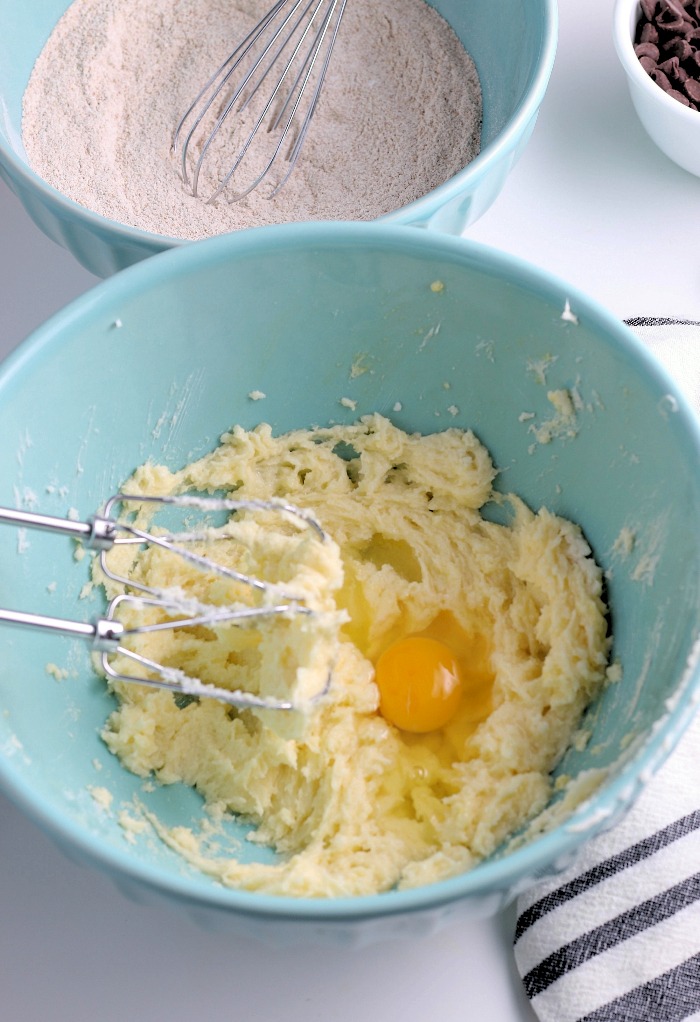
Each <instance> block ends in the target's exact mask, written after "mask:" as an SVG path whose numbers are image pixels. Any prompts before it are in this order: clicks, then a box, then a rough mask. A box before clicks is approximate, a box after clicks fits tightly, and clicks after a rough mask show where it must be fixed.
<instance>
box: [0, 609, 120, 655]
mask: <svg viewBox="0 0 700 1022" xmlns="http://www.w3.org/2000/svg"><path fill="white" fill-rule="evenodd" d="M0 624H6V625H21V626H23V627H27V628H40V629H42V630H43V631H49V632H60V633H61V634H62V635H70V636H72V637H73V638H77V639H87V640H88V641H89V642H91V643H92V647H93V649H96V650H101V651H103V652H108V653H113V652H116V650H117V647H118V646H119V640H120V639H121V637H122V635H123V633H124V628H123V626H122V625H121V624H120V622H119V621H110V620H109V619H108V618H99V619H98V620H97V621H94V622H92V623H90V622H87V621H68V620H66V619H65V618H62V617H49V616H48V615H46V614H33V613H27V612H26V611H23V610H3V609H1V608H0Z"/></svg>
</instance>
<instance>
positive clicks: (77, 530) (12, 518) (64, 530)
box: [0, 507, 114, 550]
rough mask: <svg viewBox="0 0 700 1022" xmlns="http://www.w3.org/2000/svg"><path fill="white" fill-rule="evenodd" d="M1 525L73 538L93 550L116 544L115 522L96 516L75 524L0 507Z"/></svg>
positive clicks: (65, 520) (31, 512)
mask: <svg viewBox="0 0 700 1022" xmlns="http://www.w3.org/2000/svg"><path fill="white" fill-rule="evenodd" d="M0 524H9V525H19V526H23V527H24V528H29V529H41V530H42V531H43V532H55V533H60V534H61V535H63V536H72V537H73V539H80V540H82V541H83V543H84V544H85V546H87V547H89V548H90V549H91V550H104V549H109V547H111V546H112V544H113V543H114V522H113V521H112V519H110V518H99V517H98V516H95V517H94V518H90V519H88V521H87V522H74V521H71V520H70V519H69V518H56V517H54V516H53V515H40V514H36V512H34V511H20V510H18V509H16V508H9V507H0Z"/></svg>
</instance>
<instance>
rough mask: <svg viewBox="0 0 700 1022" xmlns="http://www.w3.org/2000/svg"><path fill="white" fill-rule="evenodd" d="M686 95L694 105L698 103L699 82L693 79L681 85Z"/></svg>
mask: <svg viewBox="0 0 700 1022" xmlns="http://www.w3.org/2000/svg"><path fill="white" fill-rule="evenodd" d="M683 88H684V89H685V93H686V95H687V96H688V97H689V98H690V99H692V100H693V102H694V103H700V82H699V81H697V79H695V78H688V80H687V81H686V82H684V84H683Z"/></svg>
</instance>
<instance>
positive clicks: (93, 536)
mask: <svg viewBox="0 0 700 1022" xmlns="http://www.w3.org/2000/svg"><path fill="white" fill-rule="evenodd" d="M130 503H131V504H153V505H160V506H168V505H169V506H174V507H179V508H182V509H185V510H187V509H198V510H202V511H206V512H216V511H226V512H240V511H244V512H247V511H253V512H258V511H273V512H278V513H280V514H282V515H285V516H292V518H293V519H294V520H295V521H296V522H297V523H298V524H299V525H300V526H301V527H302V529H311V530H312V532H313V533H314V535H315V537H316V538H317V539H318V540H319V541H320V542H324V541H325V540H326V538H327V537H326V534H325V533H324V531H323V529H322V528H321V526H320V524H319V523H318V522H317V521H316V519H315V518H313V516H311V515H310V514H308V513H307V512H305V511H303V510H301V509H300V508H297V507H295V506H293V505H291V504H287V503H285V502H283V501H276V500H273V501H262V500H261V501H257V500H246V501H236V500H230V499H219V498H214V497H199V496H191V495H181V496H163V497H156V496H143V495H138V496H136V495H129V494H124V493H119V494H117V495H115V496H114V497H112V498H110V500H109V501H108V502H107V503H106V505H105V508H104V512H103V513H102V514H101V515H94V516H93V517H91V518H89V519H88V520H87V521H84V522H81V521H72V520H70V519H66V518H56V517H53V516H49V515H41V514H35V513H34V512H30V511H22V510H15V509H11V508H2V507H0V524H1V523H8V524H13V525H17V526H20V527H25V528H26V527H28V528H32V529H39V530H43V531H46V532H51V533H55V534H61V535H64V536H69V537H71V538H73V539H76V540H79V541H80V542H81V543H82V544H83V546H84V547H85V548H86V549H88V550H93V551H96V552H97V553H98V554H99V558H100V567H101V569H102V571H103V572H104V574H105V576H106V577H107V578H109V579H111V580H112V581H113V582H116V583H117V584H118V585H119V586H123V587H124V588H125V589H126V590H128V591H125V592H121V593H119V594H118V595H117V596H115V597H114V598H113V599H112V600H111V601H110V602H109V604H108V606H107V609H106V612H105V614H104V616H103V617H98V618H97V619H95V620H93V621H92V622H80V621H71V620H66V619H63V618H56V617H48V616H46V615H43V614H35V613H27V612H23V611H14V610H3V609H0V624H10V625H23V626H28V627H31V628H39V629H43V630H48V631H51V632H58V633H62V634H64V635H69V636H72V637H75V638H80V639H85V640H87V641H88V642H89V643H90V644H91V647H92V649H93V650H94V651H95V652H97V653H99V654H100V655H101V665H102V670H103V673H104V674H105V676H106V677H108V678H110V679H111V680H112V681H125V682H137V683H138V684H141V685H150V686H154V687H158V688H164V689H169V690H170V691H172V692H173V693H174V694H176V696H179V697H183V698H184V699H185V702H186V701H188V700H189V699H191V698H193V697H194V698H197V697H199V696H205V697H210V698H214V699H219V700H221V701H223V702H225V703H228V704H230V705H231V706H235V707H237V708H239V709H246V708H258V709H273V710H293V709H295V708H296V707H295V705H294V704H293V703H292V702H291V701H289V700H283V699H274V698H269V697H266V696H258V695H254V694H251V693H250V692H244V691H240V690H230V689H226V688H223V687H218V686H216V685H212V684H209V683H205V682H202V681H201V680H200V679H198V678H196V677H192V676H191V675H189V674H187V673H186V672H184V671H182V670H180V669H179V668H174V667H168V666H165V665H163V664H160V663H156V662H155V661H154V660H151V659H149V658H147V657H145V656H143V655H142V654H140V653H138V652H137V651H135V650H133V649H130V648H129V647H128V645H127V644H128V642H129V640H130V639H131V638H133V637H134V636H138V635H143V634H146V633H148V632H156V631H164V630H168V629H182V628H193V627H195V626H197V625H204V626H209V627H214V626H220V625H222V624H226V623H228V624H232V625H241V626H242V625H245V624H247V623H251V622H252V623H254V622H255V621H256V620H259V619H261V618H268V617H274V616H279V617H287V618H290V617H292V616H294V615H299V614H301V615H313V614H314V613H315V611H314V610H312V609H311V608H309V607H308V606H306V605H305V603H304V602H303V597H300V596H299V595H295V594H294V593H290V592H286V591H285V587H284V585H282V584H278V583H271V582H267V581H265V580H262V579H259V578H255V577H251V576H250V575H246V574H245V573H243V572H240V571H237V570H235V569H234V568H231V567H229V566H227V565H225V564H220V563H219V562H218V561H216V560H214V559H213V558H211V557H208V556H205V555H203V554H201V553H200V552H199V551H197V550H193V549H191V548H190V545H191V544H193V543H200V544H201V543H202V542H203V541H206V542H218V541H226V540H227V539H228V540H231V539H232V537H231V536H230V535H227V534H226V532H225V530H212V529H211V528H205V529H202V530H198V531H191V532H177V533H163V534H154V533H152V532H150V531H146V530H144V529H141V528H138V527H137V526H135V525H134V524H131V523H130V522H128V521H125V520H123V518H118V517H117V515H116V514H115V510H116V509H118V508H123V507H124V506H125V505H127V504H130ZM212 534H213V535H212ZM125 544H137V545H138V546H150V547H160V548H161V549H163V550H166V551H169V552H171V553H174V554H177V555H178V556H180V557H182V558H184V560H185V561H187V562H188V563H189V564H191V565H193V566H194V567H196V568H197V569H200V570H202V571H203V572H210V573H213V574H214V575H216V576H219V577H222V578H226V579H230V580H233V581H234V582H236V583H241V584H242V585H243V586H244V587H246V588H247V589H249V590H250V591H252V592H253V593H255V594H256V595H257V596H258V598H259V599H258V602H257V603H255V604H254V605H252V606H249V605H247V604H242V603H236V604H233V605H229V606H227V605H224V606H218V605H213V604H207V603H200V602H199V601H198V600H197V599H193V598H190V597H186V596H184V595H183V594H182V593H178V592H174V593H172V592H169V591H168V590H158V589H154V588H152V587H150V586H147V585H144V584H143V583H142V582H140V581H138V580H136V579H134V578H132V577H125V576H123V575H121V574H119V573H117V572H115V571H114V570H113V569H112V567H111V566H110V562H109V558H108V556H107V555H108V553H109V551H110V550H112V549H113V548H114V547H118V546H123V545H125ZM128 607H132V608H134V607H135V608H136V610H137V611H139V610H140V609H142V608H146V607H155V608H158V610H159V611H160V612H162V615H163V616H164V620H160V621H158V622H155V623H151V624H143V625H139V626H136V627H131V626H128V625H125V624H124V623H123V622H122V620H120V615H122V614H123V611H124V609H125V608H128ZM117 655H119V656H121V657H125V658H126V659H127V660H128V661H130V662H132V663H135V664H138V665H139V666H140V667H141V668H142V669H143V671H144V673H143V674H139V675H131V674H125V673H122V672H119V671H117V670H115V668H114V666H113V663H112V661H113V659H114V658H115V657H116V656H117ZM329 684H330V673H329V676H328V679H327V681H326V686H325V688H324V689H323V691H322V692H319V693H318V695H319V697H320V696H321V695H324V694H325V692H326V691H327V689H328V687H329ZM183 705H184V704H183Z"/></svg>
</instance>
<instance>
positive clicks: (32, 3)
mask: <svg viewBox="0 0 700 1022" xmlns="http://www.w3.org/2000/svg"><path fill="white" fill-rule="evenodd" d="M431 3H432V6H434V7H435V8H437V10H438V11H439V12H440V13H441V14H442V15H443V17H444V18H445V19H446V20H447V21H448V22H449V23H450V24H451V25H452V27H453V28H454V30H455V32H456V33H457V35H458V36H459V37H460V38H461V39H462V41H463V42H464V45H465V47H466V48H467V50H468V51H469V53H470V54H471V55H472V57H473V59H474V61H475V63H476V66H477V69H478V71H479V76H480V79H481V84H482V90H483V96H484V121H483V129H482V140H481V145H482V148H481V153H480V154H479V156H478V157H477V158H476V159H475V160H474V161H473V162H472V163H471V164H469V165H468V166H467V167H465V168H464V169H463V170H461V171H460V172H459V173H458V174H456V175H455V176H454V177H452V178H451V179H450V180H449V181H447V182H446V183H445V184H444V185H441V186H440V187H439V188H436V189H434V190H433V191H431V192H429V193H428V194H427V195H425V196H424V197H423V198H421V199H419V200H418V201H416V202H413V203H411V204H410V205H408V206H404V207H403V208H401V209H397V210H395V211H394V212H392V213H390V214H388V215H387V216H385V217H382V218H381V219H382V220H385V221H393V222H394V223H401V224H413V225H417V226H421V227H434V228H437V229H440V230H442V231H446V232H448V233H451V234H460V233H461V232H462V231H463V230H464V229H465V228H466V227H467V226H468V225H469V224H470V223H473V222H474V221H475V220H477V219H478V217H480V216H481V215H482V213H484V212H485V210H486V209H488V207H489V206H490V205H491V203H492V202H493V201H494V199H495V198H496V196H497V195H498V193H499V192H500V190H501V188H502V187H503V184H504V183H505V180H506V178H507V176H508V174H509V173H510V171H511V169H512V167H513V166H514V164H515V162H516V160H517V159H518V157H519V155H520V153H521V152H522V149H523V147H524V146H525V144H526V142H527V140H528V139H529V137H530V134H531V132H532V129H533V127H534V124H535V120H536V118H537V113H538V111H539V107H540V104H541V102H542V99H543V96H544V93H545V89H546V87H547V84H548V82H549V77H550V74H551V70H552V65H553V62H554V54H555V49H556V35H557V7H556V0H490V2H488V3H485V2H484V0H431ZM68 6H69V4H68V2H67V0H24V2H23V3H22V4H18V3H17V2H16V0H0V26H2V31H0V174H1V175H2V176H3V178H4V179H5V181H6V182H7V183H8V185H9V186H10V188H12V190H13V191H14V192H15V193H16V195H17V196H18V198H19V199H20V201H21V202H22V203H23V204H24V206H25V207H26V209H27V212H28V213H29V215H30V216H31V217H32V219H33V220H34V222H35V223H36V224H37V225H38V226H39V227H40V228H41V230H42V231H44V232H45V233H46V234H47V235H48V236H49V237H50V238H52V239H53V240H54V241H56V242H58V243H59V244H60V245H63V246H64V247H65V248H67V249H68V250H69V251H70V252H72V253H73V255H74V256H75V257H76V259H78V261H79V262H80V263H81V264H82V265H83V266H85V267H86V268H87V269H88V270H91V271H92V272H93V273H95V274H97V275H98V276H101V277H106V276H109V275H110V274H111V273H114V272H116V271H117V270H120V269H122V268H123V267H125V266H129V265H131V264H132V263H135V262H137V261H138V260H140V259H144V258H146V257H147V256H150V255H153V254H154V253H156V252H161V251H163V250H164V249H168V248H172V247H174V246H178V245H180V244H182V242H181V241H178V240H177V239H174V238H166V237H162V236H159V235H156V234H150V233H147V232H145V231H139V230H136V229H134V228H131V227H125V226H123V225H121V224H118V223H115V222H114V221H112V220H107V219H105V218H104V217H101V216H98V215H96V214H94V213H92V212H90V211H89V210H87V209H85V208H84V207H83V206H80V205H78V204H77V203H75V202H72V201H71V200H69V199H67V198H66V197H65V196H63V195H61V193H60V192H57V191H56V190H55V189H54V188H51V187H50V186H49V185H47V184H46V183H45V182H43V181H42V180H41V179H40V178H39V177H38V176H37V175H36V174H35V173H34V172H33V171H32V170H31V169H30V168H29V166H28V164H27V161H26V156H25V153H24V149H23V146H22V141H21V118H22V96H23V94H24V90H25V88H26V85H27V82H28V80H29V76H30V74H31V70H32V67H33V66H34V62H35V61H36V58H37V56H38V55H39V53H40V52H41V49H42V47H43V46H44V44H45V42H46V40H47V38H48V37H49V35H50V33H51V31H52V29H53V27H54V25H55V24H56V22H57V21H58V19H59V18H60V17H61V15H62V14H63V12H64V11H65V10H66V8H67V7H68ZM105 186H106V187H109V182H106V183H105Z"/></svg>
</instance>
